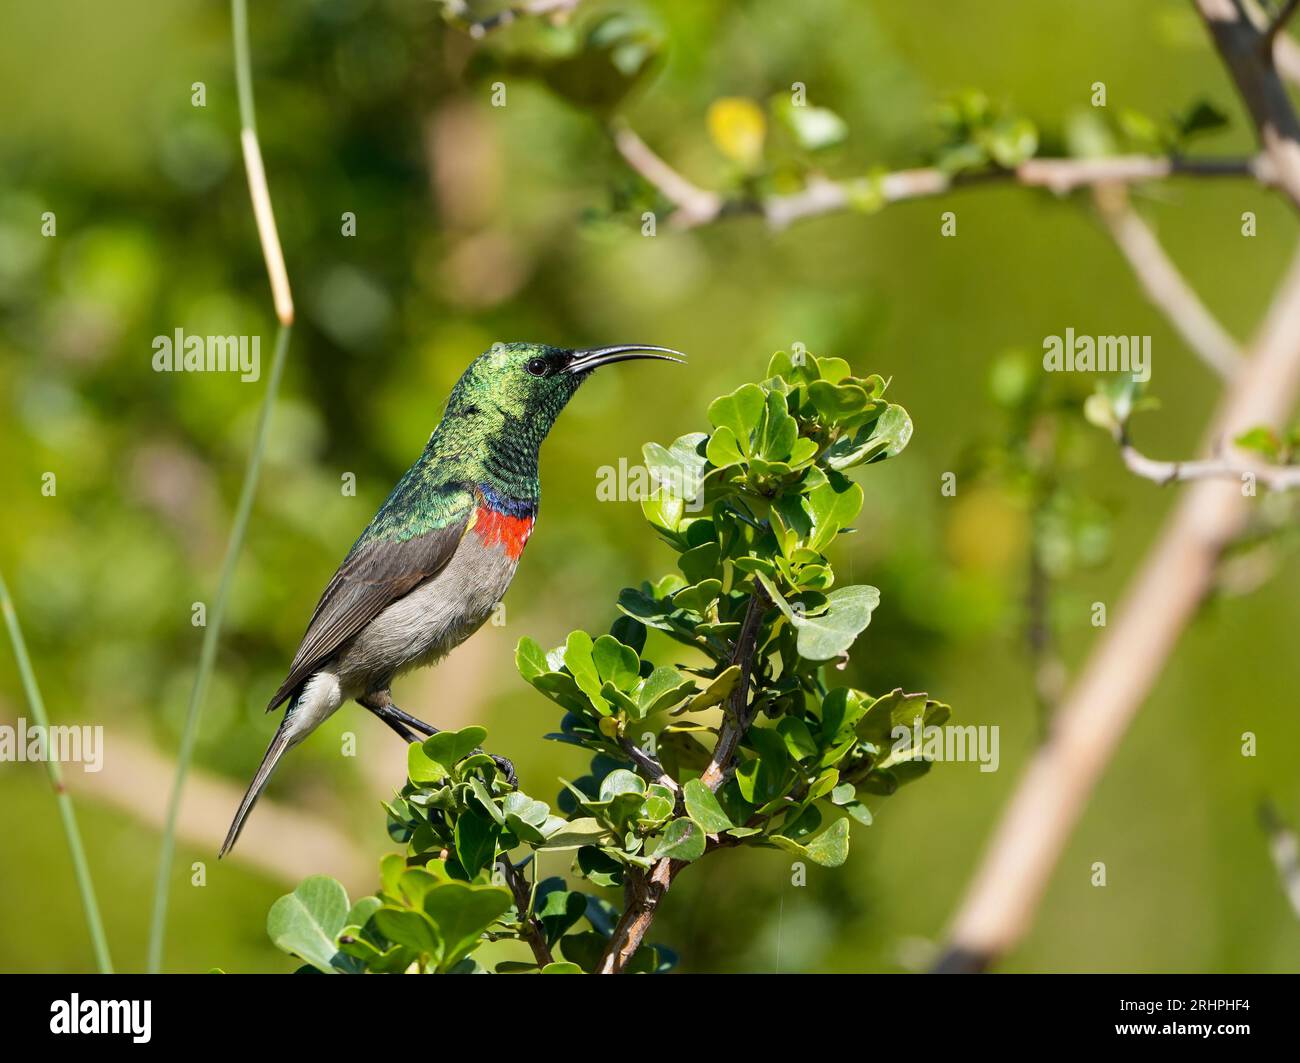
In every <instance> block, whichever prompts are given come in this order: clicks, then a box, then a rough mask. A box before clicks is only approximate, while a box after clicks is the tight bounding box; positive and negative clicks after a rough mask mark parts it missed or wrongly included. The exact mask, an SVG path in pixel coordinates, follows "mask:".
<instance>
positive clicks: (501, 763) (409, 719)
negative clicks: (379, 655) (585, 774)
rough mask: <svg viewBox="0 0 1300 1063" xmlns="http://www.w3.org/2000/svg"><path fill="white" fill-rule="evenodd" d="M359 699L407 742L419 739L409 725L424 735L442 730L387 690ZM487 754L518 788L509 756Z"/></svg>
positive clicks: (517, 777) (517, 779)
mask: <svg viewBox="0 0 1300 1063" xmlns="http://www.w3.org/2000/svg"><path fill="white" fill-rule="evenodd" d="M357 701H358V702H360V704H361V705H363V706H365V708H367V709H369V710H370V711H371V712H373V713H374V714H375V715H376V716H378V717H379V718H380V719H381V720H383V721H384V723H386V724H388V726H389V727H391V728H392V729H393V730H394V731H396V732H397V733H398V734H399V735H402V737H403V738H404V739H405V740H406V741H407V742H414V741H417V739H416V738H415V736H414V735H412V734H411V732H410V731H409V730H407V728H408V727H409V728H411V729H413V730H416V731H419V732H420V733H421V734H423V735H436V734H437V733H438V732H439V731H440V730H441V728H438V727H434V726H433V724H431V723H425V722H424V721H423V720H421V719H419V718H418V717H416V716H412V715H411V714H410V713H409V712H403V711H402V710H401V709H399V708H398V707H397V706H396V705H394V704H393V697H392V695H391V694H390V693H389V692H388V691H387V690H379V691H376V692H375V693H373V694H367V695H366V696H365V697H364V698H358V699H357ZM477 752H480V753H482V752H484V750H478V751H477ZM487 755H488V756H489V757H491V758H492V763H493V764H495V765H496V766H497V767H498V768H499V769H500V770H501V774H502V775H504V776H505V777H506V782H508V783H509V784H510V785H511V786H513V787H515V788H518V786H519V776H518V775H517V774H516V773H515V766H514V764H512V763H511V762H510V760H509V759H508V758H506V757H500V756H497V755H496V754H495V753H488V754H487Z"/></svg>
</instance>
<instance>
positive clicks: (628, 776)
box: [600, 768, 645, 801]
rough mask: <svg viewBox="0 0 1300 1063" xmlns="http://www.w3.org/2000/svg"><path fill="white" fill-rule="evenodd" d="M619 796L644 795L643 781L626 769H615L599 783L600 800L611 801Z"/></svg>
mask: <svg viewBox="0 0 1300 1063" xmlns="http://www.w3.org/2000/svg"><path fill="white" fill-rule="evenodd" d="M620 794H637V795H638V796H640V795H643V794H645V780H644V779H642V778H641V776H639V775H637V774H636V773H635V772H631V771H628V770H627V769H626V768H616V769H615V770H614V771H611V772H610V773H609V774H608V775H606V776H605V778H604V779H602V780H601V782H600V800H601V801H612V800H613V799H614V798H615V797H618V796H619V795H620Z"/></svg>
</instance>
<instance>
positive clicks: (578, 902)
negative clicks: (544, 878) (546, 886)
mask: <svg viewBox="0 0 1300 1063" xmlns="http://www.w3.org/2000/svg"><path fill="white" fill-rule="evenodd" d="M583 851H585V850H583ZM558 881H560V882H563V880H558ZM586 914H587V898H586V895H585V894H582V893H578V892H576V891H569V890H566V889H563V888H560V889H553V890H550V891H549V892H548V893H547V894H546V896H545V898H544V899H543V900H542V901H541V907H540V908H538V910H537V919H538V921H539V922H540V923H541V924H542V928H543V929H544V930H545V931H546V943H547V944H548V945H554V944H555V943H556V942H557V941H559V940H560V938H562V937H564V935H565V934H566V933H568V931H569V930H570V929H572V928H573V926H574V924H576V923H577V922H578V920H579V919H581V918H582V917H583V916H584V915H586Z"/></svg>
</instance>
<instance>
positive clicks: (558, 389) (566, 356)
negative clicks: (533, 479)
mask: <svg viewBox="0 0 1300 1063" xmlns="http://www.w3.org/2000/svg"><path fill="white" fill-rule="evenodd" d="M678 355H679V352H677V351H673V350H669V349H668V348H667V347H642V346H636V345H632V344H623V345H619V346H615V347H593V348H589V349H586V350H569V349H565V348H562V347H549V346H547V345H545V344H541V343H497V344H493V345H492V347H490V348H489V349H488V350H486V351H484V352H483V353H482V354H480V355H479V356H478V357H477V358H476V359H474V361H473V362H472V363H471V364H470V366H469V368H468V369H466V370H465V372H464V373H463V374H462V375H461V378H460V380H458V381H457V382H456V386H455V387H454V388H452V391H451V397H450V398H449V399H448V400H447V417H448V418H456V419H458V420H459V421H460V422H461V424H462V425H463V426H464V427H465V428H467V429H468V428H470V426H471V425H472V426H473V427H474V428H475V429H477V430H478V431H479V432H482V433H492V434H500V435H504V436H506V437H510V436H512V435H513V436H515V439H514V442H516V443H518V444H520V445H524V446H529V445H532V446H539V445H540V444H541V441H542V439H544V438H545V436H546V433H547V432H549V431H550V429H551V426H552V425H554V424H555V419H556V418H557V417H559V415H560V411H561V410H563V409H564V406H565V404H566V403H567V402H568V401H569V399H571V398H572V397H573V394H574V392H576V391H577V390H578V388H579V387H580V386H581V384H582V382H583V381H584V380H586V379H587V377H588V376H590V375H591V373H592V371H593V370H595V369H597V368H599V367H600V366H602V365H609V364H610V363H612V362H622V361H627V360H630V359H634V358H663V359H666V360H667V361H671V362H676V361H681V358H680V357H678Z"/></svg>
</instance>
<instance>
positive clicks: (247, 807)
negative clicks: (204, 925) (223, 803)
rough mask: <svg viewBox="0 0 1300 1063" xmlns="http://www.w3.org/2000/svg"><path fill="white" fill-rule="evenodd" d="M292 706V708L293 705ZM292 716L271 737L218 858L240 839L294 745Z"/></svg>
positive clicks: (287, 717)
mask: <svg viewBox="0 0 1300 1063" xmlns="http://www.w3.org/2000/svg"><path fill="white" fill-rule="evenodd" d="M290 707H291V708H292V706H290ZM291 716H292V712H288V713H285V717H284V721H283V722H282V723H281V724H280V729H279V730H278V731H276V732H275V737H274V738H272V739H271V744H270V745H269V746H268V747H267V749H266V756H264V757H263V758H262V763H261V764H260V765H258V768H257V774H256V775H254V776H253V781H252V782H251V783H249V784H248V789H247V790H246V791H245V792H244V799H243V800H242V801H240V802H239V811H238V812H236V813H235V818H234V820H232V821H231V824H230V830H229V832H228V833H227V834H226V840H225V842H223V843H222V846H221V852H220V853H218V854H217V859H218V860H220V859H221V857H223V856H225V855H226V853H228V852H230V850H231V849H232V848H233V847H234V844H235V842H237V841H238V840H239V833H240V831H242V830H243V829H244V820H246V819H247V818H248V814H249V813H250V812H252V811H253V806H254V805H255V804H257V799H258V798H259V797H261V796H262V791H263V790H264V789H266V784H267V783H268V782H270V780H271V773H272V772H273V771H275V766H276V765H277V764H278V763H280V758H281V757H282V756H284V754H285V752H286V751H287V750H288V749H289V747H290V746H291V745H293V742H292V740H291V737H290V730H289V718H290V717H291Z"/></svg>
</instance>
